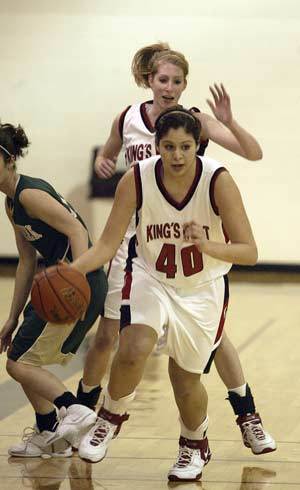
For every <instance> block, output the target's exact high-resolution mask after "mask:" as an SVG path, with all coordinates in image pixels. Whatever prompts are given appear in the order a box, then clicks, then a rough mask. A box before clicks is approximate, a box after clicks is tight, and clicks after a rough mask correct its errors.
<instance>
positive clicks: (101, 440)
mask: <svg viewBox="0 0 300 490" xmlns="http://www.w3.org/2000/svg"><path fill="white" fill-rule="evenodd" d="M128 418H129V415H128V414H127V413H125V414H123V415H119V414H114V413H111V412H109V411H108V410H106V409H105V408H103V407H102V408H101V409H100V411H99V416H98V419H97V422H96V424H95V425H94V426H93V427H92V428H91V429H90V430H89V432H88V433H87V434H86V435H85V436H84V437H83V438H82V440H81V443H80V446H79V449H78V454H79V456H80V457H81V458H82V459H86V460H88V461H91V462H92V463H97V462H98V461H101V460H102V459H103V458H104V457H105V455H106V453H107V449H108V446H109V443H110V441H111V440H112V439H114V438H115V437H116V436H117V435H118V433H119V432H120V429H121V425H122V423H123V422H124V421H125V420H128Z"/></svg>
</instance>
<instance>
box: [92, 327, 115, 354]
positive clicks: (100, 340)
mask: <svg viewBox="0 0 300 490" xmlns="http://www.w3.org/2000/svg"><path fill="white" fill-rule="evenodd" d="M117 338H118V334H117V333H116V332H113V331H109V330H103V331H102V332H101V334H100V335H97V336H96V338H95V340H94V344H93V347H94V348H95V349H96V350H99V351H100V352H102V351H103V350H107V349H112V348H113V346H114V344H115V342H116V340H117Z"/></svg>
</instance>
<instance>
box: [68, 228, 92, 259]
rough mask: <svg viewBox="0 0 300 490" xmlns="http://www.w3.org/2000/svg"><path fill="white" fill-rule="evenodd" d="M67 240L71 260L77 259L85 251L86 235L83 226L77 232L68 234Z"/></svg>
mask: <svg viewBox="0 0 300 490" xmlns="http://www.w3.org/2000/svg"><path fill="white" fill-rule="evenodd" d="M69 240H70V246H71V250H72V257H73V260H75V259H77V258H78V257H79V256H80V255H82V254H83V253H84V252H86V251H87V249H88V233H87V231H86V229H85V228H83V226H82V227H81V228H80V229H79V230H77V231H76V230H75V231H74V232H73V233H70V235H69Z"/></svg>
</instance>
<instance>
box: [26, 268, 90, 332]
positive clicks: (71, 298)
mask: <svg viewBox="0 0 300 490" xmlns="http://www.w3.org/2000/svg"><path fill="white" fill-rule="evenodd" d="M90 299H91V290H90V286H89V283H88V282H87V280H86V278H85V276H84V275H83V274H81V272H79V271H77V270H76V269H73V268H71V267H70V266H68V265H66V264H58V265H54V266H52V267H48V268H47V269H44V270H43V271H42V272H40V273H38V274H36V275H35V277H34V280H33V285H32V289H31V303H32V305H33V307H34V309H35V311H36V312H37V314H38V315H39V317H41V318H42V319H43V320H46V321H47V322H51V323H54V324H58V325H62V324H67V323H73V322H75V321H76V320H78V319H79V318H82V317H83V316H84V313H85V311H86V309H87V307H88V305H89V303H90Z"/></svg>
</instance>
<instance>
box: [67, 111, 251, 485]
mask: <svg viewBox="0 0 300 490" xmlns="http://www.w3.org/2000/svg"><path fill="white" fill-rule="evenodd" d="M155 129H156V143H157V147H158V149H159V153H160V155H158V156H154V157H151V158H149V159H146V160H145V161H143V162H140V163H138V164H137V165H135V166H134V167H133V168H132V169H130V170H129V171H128V172H127V173H126V174H125V176H124V177H123V178H122V180H121V181H120V183H119V185H118V188H117V191H116V196H115V200H114V205H113V208H112V211H111V214H110V216H109V218H108V221H107V224H106V226H105V229H104V231H103V233H102V236H101V237H100V239H99V240H98V242H97V243H96V245H95V246H94V247H92V249H90V251H88V252H87V253H85V254H83V255H82V256H81V257H79V258H78V259H76V260H75V262H73V264H72V267H75V268H77V269H78V270H80V271H81V272H83V273H87V272H88V271H90V270H93V269H94V268H96V267H99V266H100V265H103V264H104V263H106V262H108V261H109V260H110V259H111V258H112V257H113V256H114V255H115V253H116V251H117V249H118V247H119V244H120V242H121V240H122V239H123V236H124V234H125V233H126V230H127V227H128V224H129V221H130V219H131V216H132V215H133V213H134V212H135V211H136V213H137V227H136V237H132V238H131V239H130V243H129V247H128V258H127V262H126V276H125V281H124V287H123V290H122V306H121V332H120V340H119V347H118V350H117V352H116V355H115V357H114V360H113V364H112V368H111V374H110V379H109V384H108V387H107V388H106V389H105V395H104V404H103V407H102V408H101V409H100V412H99V418H98V420H97V422H96V425H95V427H94V428H92V429H91V430H90V431H89V433H88V434H86V435H85V436H84V437H83V439H82V441H81V443H80V446H79V456H80V457H82V458H84V459H87V460H90V461H93V462H96V461H100V460H101V459H103V458H104V457H105V454H106V452H107V448H108V445H109V443H110V441H111V440H112V438H113V437H115V436H116V434H117V432H118V430H119V428H120V425H121V424H122V422H123V421H124V420H127V418H128V415H127V413H126V411H127V409H128V406H129V405H130V402H131V401H132V400H133V399H134V396H135V389H136V386H137V385H138V383H139V382H140V380H141V378H142V373H143V370H144V366H145V362H146V360H147V358H148V356H149V355H150V353H151V352H152V350H153V348H154V346H155V344H156V342H157V339H158V338H159V337H160V336H161V335H163V332H164V331H167V338H166V345H165V353H166V354H167V355H168V356H169V375H170V379H171V382H172V386H173V390H174V394H175V400H176V404H177V406H178V409H179V414H180V426H181V432H180V439H179V454H178V459H177V462H176V463H175V465H174V466H173V467H172V468H171V470H170V471H169V473H168V478H169V480H171V481H181V480H182V481H195V480H198V479H200V477H201V474H202V469H203V467H204V465H205V464H207V463H208V461H209V459H210V456H211V455H210V450H209V445H208V440H207V437H206V432H207V428H208V417H207V394H206V391H205V388H204V386H203V385H202V383H201V381H200V376H201V374H202V373H203V372H205V371H208V369H209V366H210V363H211V360H212V357H213V355H214V352H215V350H216V348H217V347H218V345H219V343H220V341H221V337H222V332H223V326H224V321H225V312H226V309H227V304H228V286H227V277H226V274H227V272H228V271H229V270H230V267H231V264H232V263H236V264H242V265H247V264H248V265H253V264H255V263H256V260H257V250H256V245H255V241H254V238H253V235H252V231H251V227H250V224H249V221H248V218H247V215H246V213H245V210H244V207H243V203H242V200H241V197H240V194H239V191H238V189H237V187H236V185H235V183H234V181H233V179H232V178H231V176H230V175H229V173H228V172H227V171H226V169H225V168H224V167H223V166H221V165H220V164H219V163H218V162H216V161H215V160H212V159H210V158H206V157H203V158H201V159H200V157H198V156H197V155H196V150H197V146H198V144H199V140H200V123H199V120H198V119H197V118H196V117H195V116H194V115H193V114H192V112H190V111H187V110H185V109H183V108H182V107H181V106H177V107H175V108H174V109H169V110H167V111H165V112H164V113H163V114H162V115H161V116H160V117H159V118H158V119H157V120H156V124H155ZM223 230H226V232H225V231H223Z"/></svg>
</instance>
